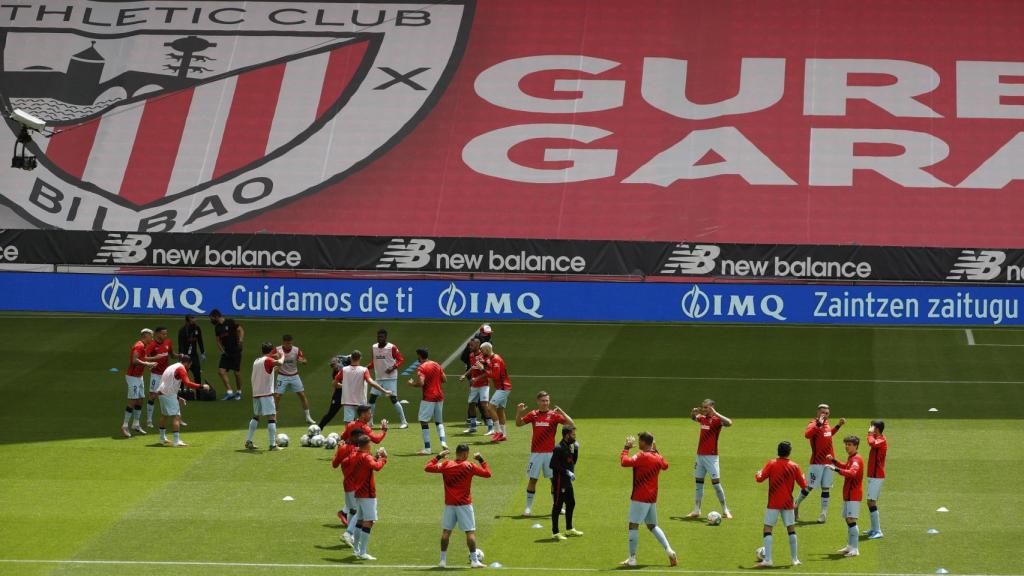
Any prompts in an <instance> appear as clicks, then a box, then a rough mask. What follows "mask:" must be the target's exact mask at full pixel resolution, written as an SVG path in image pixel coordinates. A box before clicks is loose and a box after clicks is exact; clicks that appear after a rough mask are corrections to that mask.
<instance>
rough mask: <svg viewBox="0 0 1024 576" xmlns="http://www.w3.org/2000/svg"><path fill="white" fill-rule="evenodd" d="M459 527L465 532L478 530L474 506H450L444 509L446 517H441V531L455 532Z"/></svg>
mask: <svg viewBox="0 0 1024 576" xmlns="http://www.w3.org/2000/svg"><path fill="white" fill-rule="evenodd" d="M455 526H458V527H459V528H460V529H461V530H462V531H463V532H473V531H474V530H476V516H475V515H474V514H473V505H472V504H467V505H465V506H448V505H445V507H444V515H442V516H441V529H442V530H449V531H451V530H454V529H455Z"/></svg>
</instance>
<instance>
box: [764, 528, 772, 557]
mask: <svg viewBox="0 0 1024 576" xmlns="http://www.w3.org/2000/svg"><path fill="white" fill-rule="evenodd" d="M764 561H765V562H767V563H768V564H771V563H772V535H771V534H765V536H764Z"/></svg>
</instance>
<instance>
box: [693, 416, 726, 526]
mask: <svg viewBox="0 0 1024 576" xmlns="http://www.w3.org/2000/svg"><path fill="white" fill-rule="evenodd" d="M690 419H691V420H693V421H694V422H696V423H697V424H700V441H698V442H697V463H696V464H694V467H693V475H694V478H695V479H696V481H697V489H696V496H695V497H694V506H693V512H690V513H689V514H687V515H686V517H687V518H699V517H700V504H701V500H703V499H704V477H705V476H709V475H710V476H711V485H712V486H714V488H715V494H717V495H718V501H719V502H721V503H722V516H725V517H726V518H732V513H731V512H729V507H728V506H727V505H726V504H725V489H724V488H722V484H721V483H720V480H721V479H720V478H719V475H720V471H719V468H718V435H719V434H721V433H722V427H723V426H732V420H730V419H728V418H726V417H725V416H723V415H721V414H719V413H718V411H717V410H715V401H714V400H712V399H710V398H708V399H707V400H705V401H704V402H702V403H701V405H700V408H694V409H693V411H691V412H690Z"/></svg>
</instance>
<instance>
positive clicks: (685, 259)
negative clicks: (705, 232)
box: [661, 244, 722, 274]
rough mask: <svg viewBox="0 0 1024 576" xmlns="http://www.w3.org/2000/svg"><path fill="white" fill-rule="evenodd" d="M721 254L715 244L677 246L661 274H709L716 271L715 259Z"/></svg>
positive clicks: (720, 250)
mask: <svg viewBox="0 0 1024 576" xmlns="http://www.w3.org/2000/svg"><path fill="white" fill-rule="evenodd" d="M721 253H722V249H721V248H719V247H718V246H715V245H714V244H694V245H693V246H692V247H691V246H690V245H689V244H677V245H676V247H675V249H674V250H672V254H670V255H669V257H668V260H666V261H665V265H664V266H663V267H662V268H661V274H707V273H708V272H711V271H712V270H714V269H715V259H716V258H718V256H719V254H721Z"/></svg>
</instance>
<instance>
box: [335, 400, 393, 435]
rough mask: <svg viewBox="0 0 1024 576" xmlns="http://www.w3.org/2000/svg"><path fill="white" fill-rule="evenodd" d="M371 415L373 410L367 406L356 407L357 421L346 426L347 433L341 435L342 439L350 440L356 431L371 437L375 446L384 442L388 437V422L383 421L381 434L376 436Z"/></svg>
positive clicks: (381, 422)
mask: <svg viewBox="0 0 1024 576" xmlns="http://www.w3.org/2000/svg"><path fill="white" fill-rule="evenodd" d="M371 414H373V410H371V409H370V407H369V406H367V405H366V404H362V405H360V406H356V419H355V420H353V421H351V422H349V423H348V424H346V425H345V431H344V432H342V433H341V439H342V440H348V439H349V437H350V436H351V435H352V432H353V431H354V430H362V431H363V434H366V435H367V436H369V437H370V440H371V441H372V442H373V443H374V444H380V443H381V442H383V441H384V437H385V436H387V435H388V421H387V420H381V421H380V434H374V433H373V428H371V427H370V415H371Z"/></svg>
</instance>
